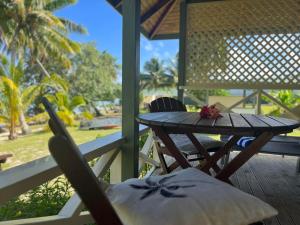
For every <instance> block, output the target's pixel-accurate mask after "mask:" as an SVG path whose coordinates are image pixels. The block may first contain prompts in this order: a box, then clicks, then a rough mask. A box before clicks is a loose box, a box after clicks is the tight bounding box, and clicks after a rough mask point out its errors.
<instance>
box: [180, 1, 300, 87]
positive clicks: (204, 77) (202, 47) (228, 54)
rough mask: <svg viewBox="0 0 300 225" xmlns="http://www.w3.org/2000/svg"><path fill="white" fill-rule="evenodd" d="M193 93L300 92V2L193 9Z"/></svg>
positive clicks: (189, 35) (189, 49) (189, 74)
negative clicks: (214, 90) (216, 90)
mask: <svg viewBox="0 0 300 225" xmlns="http://www.w3.org/2000/svg"><path fill="white" fill-rule="evenodd" d="M186 20H187V21H186V48H185V54H186V59H185V60H186V61H185V62H186V63H185V65H186V68H185V70H186V75H185V77H186V84H185V86H188V87H189V88H197V89H198V88H204V89H206V88H237V89H238V88H249V89H250V88H251V89H254V88H263V89H282V88H287V89H300V0H227V1H215V2H204V3H189V4H188V5H187V19H186Z"/></svg>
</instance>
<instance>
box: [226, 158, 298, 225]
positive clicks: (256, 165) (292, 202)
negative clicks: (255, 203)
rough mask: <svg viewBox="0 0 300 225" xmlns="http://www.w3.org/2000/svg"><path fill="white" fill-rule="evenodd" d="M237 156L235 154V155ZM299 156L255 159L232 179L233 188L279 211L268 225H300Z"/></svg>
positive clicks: (266, 222)
mask: <svg viewBox="0 0 300 225" xmlns="http://www.w3.org/2000/svg"><path fill="white" fill-rule="evenodd" d="M233 154H234V153H233ZM296 164H297V157H289V156H285V157H284V158H283V157H282V156H276V155H263V154H259V155H256V156H254V157H253V158H252V159H251V160H250V161H248V163H247V164H245V165H244V166H243V167H242V168H241V169H240V170H238V171H237V173H236V174H234V175H233V176H232V177H231V180H232V182H233V183H234V185H235V186H236V187H237V188H239V189H241V190H243V191H245V192H248V193H250V194H252V195H254V196H257V197H258V198H260V199H262V200H263V201H265V202H268V203H269V204H270V205H272V206H273V207H274V208H276V209H277V210H278V211H279V215H278V216H277V217H276V218H273V219H270V220H267V221H264V223H265V224H266V225H271V224H272V225H300V175H299V174H298V175H297V174H296Z"/></svg>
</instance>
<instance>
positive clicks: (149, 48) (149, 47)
mask: <svg viewBox="0 0 300 225" xmlns="http://www.w3.org/2000/svg"><path fill="white" fill-rule="evenodd" d="M144 49H145V50H146V51H148V52H151V51H153V45H152V44H151V43H150V42H147V43H146V45H145V46H144Z"/></svg>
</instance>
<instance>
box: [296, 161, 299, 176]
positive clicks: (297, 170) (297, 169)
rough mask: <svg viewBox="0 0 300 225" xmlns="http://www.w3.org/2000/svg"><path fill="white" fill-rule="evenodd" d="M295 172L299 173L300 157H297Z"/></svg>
mask: <svg viewBox="0 0 300 225" xmlns="http://www.w3.org/2000/svg"><path fill="white" fill-rule="evenodd" d="M296 174H297V175H298V174H300V157H298V159H297V167H296Z"/></svg>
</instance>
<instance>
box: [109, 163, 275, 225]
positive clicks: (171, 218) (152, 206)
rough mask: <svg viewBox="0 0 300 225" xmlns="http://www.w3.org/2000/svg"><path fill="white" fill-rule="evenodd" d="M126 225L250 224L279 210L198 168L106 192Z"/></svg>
mask: <svg viewBox="0 0 300 225" xmlns="http://www.w3.org/2000/svg"><path fill="white" fill-rule="evenodd" d="M107 195H108V198H109V199H110V201H111V203H112V205H113V207H114V209H115V210H116V211H117V213H118V215H119V216H120V219H121V220H122V222H123V223H124V224H125V225H154V224H155V225H183V224H184V225H199V224H201V225H248V224H251V223H255V222H258V221H261V220H263V219H266V218H269V217H272V216H274V215H276V214H277V211H276V210H275V209H274V208H273V207H271V206H270V205H268V204H267V203H265V202H263V201H261V200H259V199H258V198H256V197H254V196H251V195H249V194H246V193H244V192H242V191H240V190H238V189H236V188H234V187H233V186H231V185H228V184H226V183H224V182H221V181H219V180H217V179H215V178H213V177H211V176H208V175H207V174H205V173H203V172H201V171H199V170H198V169H195V168H188V169H185V170H181V171H178V172H176V173H172V174H168V175H164V176H152V177H149V178H147V179H142V180H140V179H129V180H127V181H125V182H123V183H120V184H116V185H112V186H110V187H109V189H108V190H107Z"/></svg>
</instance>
